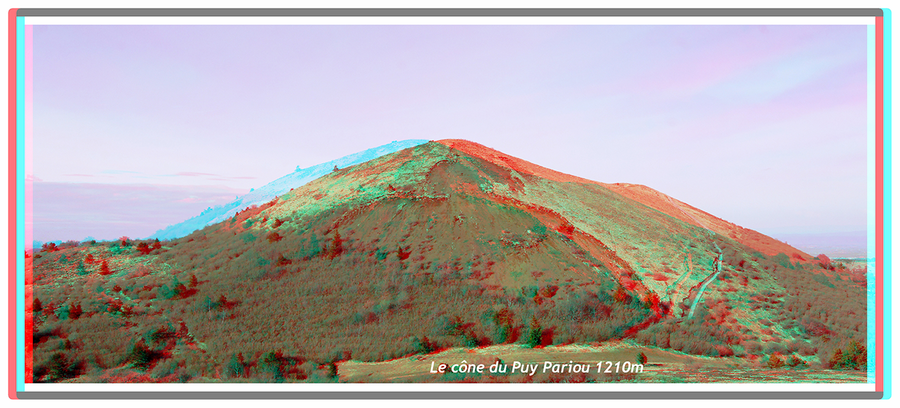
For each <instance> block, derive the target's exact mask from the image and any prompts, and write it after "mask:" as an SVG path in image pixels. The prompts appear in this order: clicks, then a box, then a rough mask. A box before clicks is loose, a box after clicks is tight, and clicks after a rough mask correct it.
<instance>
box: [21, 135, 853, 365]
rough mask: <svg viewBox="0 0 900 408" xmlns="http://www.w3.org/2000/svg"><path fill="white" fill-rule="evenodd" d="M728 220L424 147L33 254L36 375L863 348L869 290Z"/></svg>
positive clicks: (476, 148) (644, 191) (813, 354)
mask: <svg viewBox="0 0 900 408" xmlns="http://www.w3.org/2000/svg"><path fill="white" fill-rule="evenodd" d="M610 186H612V187H610ZM713 218H714V217H713V216H712V215H708V214H705V213H702V212H701V211H700V210H696V209H692V208H691V207H689V206H687V204H684V203H680V202H678V201H677V200H675V199H671V198H667V196H664V195H662V194H661V193H658V192H655V191H653V190H651V189H649V188H646V187H641V188H638V189H635V188H631V187H629V186H622V185H620V186H616V185H607V184H601V183H597V182H593V181H590V180H584V179H579V178H577V177H573V176H568V175H565V174H562V173H558V172H554V171H552V170H549V169H544V168H541V167H539V166H536V165H533V164H531V163H528V162H525V161H522V160H519V159H516V158H513V157H507V156H504V155H503V154H502V153H500V152H496V151H493V150H490V149H488V148H486V147H484V146H481V145H477V144H475V143H472V142H464V141H453V142H452V143H446V141H444V142H429V143H424V144H420V145H417V146H414V147H411V148H407V149H403V150H399V151H396V152H393V153H390V154H386V155H383V156H380V157H377V158H374V159H371V160H368V161H365V162H362V163H359V164H356V165H352V166H345V167H342V168H340V169H339V170H337V171H331V172H329V173H327V174H325V175H322V176H321V177H318V178H316V179H315V180H312V181H310V182H308V183H306V184H304V185H302V186H300V187H297V188H294V189H293V190H289V191H288V192H286V193H284V194H281V195H280V196H278V197H276V198H273V199H271V200H270V201H268V202H266V203H263V204H262V205H259V206H257V207H250V208H247V209H244V210H241V211H238V212H236V213H235V214H234V215H233V216H231V217H229V218H227V219H225V220H223V221H221V222H218V223H213V224H210V225H208V226H206V227H204V228H202V229H201V230H198V231H195V232H193V233H191V234H189V235H188V236H185V237H182V238H179V239H175V240H172V241H169V242H164V243H162V245H161V247H159V248H156V249H154V248H153V247H152V246H149V245H152V242H147V241H143V242H141V241H139V242H124V243H118V242H117V243H110V244H102V245H101V244H97V245H88V244H85V245H84V246H80V247H73V248H63V249H61V250H59V251H56V252H49V251H48V252H41V253H39V254H36V255H35V260H34V270H35V272H34V276H33V279H32V278H31V277H30V275H29V278H28V280H27V282H26V285H29V284H31V283H30V282H32V281H33V282H34V283H33V284H34V288H35V289H34V294H35V296H36V297H37V298H39V299H40V300H41V301H42V302H44V304H45V305H47V306H46V307H45V308H44V309H45V310H46V309H53V310H55V311H56V312H53V313H49V312H41V313H43V318H41V317H36V318H35V322H36V323H35V332H34V333H35V334H34V339H35V340H34V341H35V348H34V350H35V367H36V368H35V373H36V374H35V376H36V378H40V379H43V380H47V381H58V379H57V378H56V377H55V376H56V374H54V370H55V369H54V367H59V361H60V358H63V359H64V360H63V361H70V360H71V361H83V362H84V364H86V365H87V366H88V367H89V369H87V371H85V372H96V373H105V374H104V375H108V376H110V375H111V376H114V377H115V376H117V375H120V374H116V373H120V372H127V373H131V372H133V371H137V372H139V373H140V372H147V373H150V374H149V375H151V376H157V377H153V378H170V377H166V376H168V375H171V376H173V377H171V378H189V379H202V380H216V379H218V380H222V379H229V378H234V377H230V376H233V375H243V374H239V373H246V372H252V373H255V374H254V375H257V376H268V375H276V374H273V371H272V370H275V371H274V372H275V373H277V375H281V376H283V377H286V378H289V379H291V380H295V381H299V380H303V379H306V378H318V377H316V376H317V375H320V371H316V370H315V367H323V365H324V364H326V363H334V362H335V361H341V360H347V359H349V358H353V359H355V360H363V361H381V360H387V359H391V358H397V357H401V356H406V355H410V354H414V353H428V352H431V351H434V350H437V349H441V348H446V347H475V346H484V345H489V344H503V343H521V344H527V345H531V346H537V345H550V344H566V343H578V344H586V343H598V342H605V341H608V340H611V339H624V338H631V339H634V340H636V341H639V342H641V343H644V344H650V345H653V346H657V347H660V348H665V349H673V350H678V351H684V352H688V353H692V354H703V355H707V356H712V357H720V356H730V355H734V356H738V357H741V358H746V359H747V360H748V361H756V360H757V359H759V358H760V357H761V356H762V355H763V354H764V353H765V354H768V353H773V352H777V353H782V354H784V355H786V354H788V353H799V354H801V355H803V356H804V357H803V358H804V359H807V360H809V361H820V362H821V361H826V362H827V361H828V358H829V357H830V353H832V351H834V350H835V348H837V347H844V345H843V344H844V342H845V341H848V340H853V339H855V340H859V339H864V338H865V324H864V319H862V320H860V318H859V316H863V315H864V313H865V291H864V286H861V283H860V281H859V280H857V279H855V278H853V279H851V278H848V276H847V275H845V274H844V273H843V272H842V271H841V270H840V269H839V268H835V266H834V265H832V264H831V263H830V261H827V260H819V259H813V260H809V259H807V258H806V257H804V255H803V254H802V253H800V252H799V251H796V250H794V249H793V248H790V247H785V249H786V251H787V252H784V253H779V254H776V255H767V254H764V253H762V252H761V251H759V250H758V249H756V246H757V245H758V244H759V242H761V240H762V239H763V238H758V239H757V238H753V237H752V236H751V234H749V233H746V234H745V235H740V234H735V235H734V236H732V235H731V234H725V233H719V232H716V233H711V232H710V230H713V231H726V232H727V231H731V230H729V228H731V229H734V228H735V227H734V226H732V224H728V223H727V222H725V221H723V220H719V221H716V220H714V219H713ZM717 223H718V224H717ZM707 228H709V229H707ZM735 231H736V230H735ZM747 236H751V238H753V239H746V238H745V237H747ZM772 249H777V248H776V247H773V248H772ZM795 253H796V255H794V254H795ZM719 254H721V255H722V256H723V257H724V262H723V265H722V268H721V270H719V271H718V272H717V271H716V270H715V269H714V268H713V260H714V259H715V257H717V256H719ZM88 255H90V257H88ZM38 256H40V258H38ZM102 265H106V267H104V266H102ZM862 282H864V281H862ZM26 289H27V288H26ZM700 289H703V290H702V296H701V293H700V292H701V290H700ZM836 303H837V304H840V306H835V304H836ZM63 306H64V307H65V308H66V312H65V313H61V312H59V310H60V309H62V308H63ZM76 306H77V307H78V308H79V309H78V310H79V315H81V317H79V318H78V319H77V320H76V319H72V318H70V317H69V316H70V312H69V311H70V310H73V308H75V307H76ZM691 308H694V309H695V311H696V312H695V314H694V317H693V318H688V317H687V316H686V314H687V311H688V310H690V309H691ZM41 313H38V315H41ZM61 316H66V317H65V318H63V317H61ZM861 322H862V323H861ZM122 338H126V339H128V340H127V341H124V342H123V341H121V340H119V339H122ZM63 339H67V340H68V341H69V342H68V343H66V342H65V341H64V340H63ZM67 344H69V346H66V345H67ZM137 344H143V345H146V347H148V348H149V349H150V351H151V352H152V353H150V355H151V356H154V357H153V359H152V363H151V364H150V366H149V368H146V367H145V368H142V366H140V365H137V364H138V363H140V364H144V363H142V362H135V361H134V359H135V358H136V357H134V356H135V352H134V349H135V347H137V346H136V345H137ZM60 350H64V351H60ZM60 353H61V354H62V355H63V357H59V356H58V354H60ZM138 354H139V355H140V356H146V355H147V353H143V354H141V353H138ZM823 355H824V357H822V356H823ZM279 356H280V357H279ZM65 359H70V360H65ZM79 359H81V360H79ZM816 359H818V360H816ZM307 360H310V361H313V362H315V364H312V363H310V364H306V363H308V361H307ZM273 361H275V362H280V363H278V364H281V365H278V364H276V366H277V367H275V368H273V366H272V364H274V363H273ZM304 364H306V366H305V367H306V368H303V367H304ZM90 370H93V371H90ZM129 370H131V371H129ZM244 370H247V371H244ZM58 371H59V370H56V372H58ZM111 373H112V374H111ZM228 373H232V374H228ZM235 373H237V374H235ZM316 373H319V374H316ZM79 375H80V374H79ZM129 375H130V374H129ZM277 375H276V377H273V378H278V377H277ZM79 378H81V377H79ZM115 378H119V377H115ZM253 378H257V377H253ZM266 378H269V377H266ZM97 379H98V378H97V376H96V375H95V376H94V377H91V376H90V375H88V376H87V377H85V379H84V380H85V381H88V380H97ZM170 381H174V380H170Z"/></svg>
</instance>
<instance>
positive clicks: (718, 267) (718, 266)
mask: <svg viewBox="0 0 900 408" xmlns="http://www.w3.org/2000/svg"><path fill="white" fill-rule="evenodd" d="M666 199H668V200H669V203H670V204H672V205H673V206H674V207H675V208H677V209H679V210H680V211H681V212H682V213H683V214H684V215H686V216H688V217H689V218H690V219H692V220H694V222H696V223H697V225H699V226H701V227H703V228H704V229H705V230H706V231H707V232H708V233H709V235H710V237H713V236H715V235H716V233H715V232H713V231H712V230H711V229H709V228H708V227H707V226H706V225H705V224H703V223H702V222H700V220H698V219H697V218H695V217H694V216H693V215H691V214H690V213H688V212H687V211H685V210H684V208H682V207H681V206H680V205H678V203H676V202H675V200H672V198H671V197H669V196H666ZM712 243H713V245H715V247H716V253H717V254H718V255H717V257H716V259H715V260H714V261H713V273H711V274H709V276H707V277H706V278H704V279H703V281H702V282H701V284H700V289H699V290H698V291H697V296H695V297H694V301H693V302H691V308H690V310H689V311H688V316H687V318H688V319H692V318H693V317H694V311H695V310H696V309H697V305H698V304H699V303H700V301H701V300H703V292H704V291H706V287H707V286H709V284H710V283H713V281H715V280H716V278H717V277H719V273H721V272H722V262H723V256H722V248H719V244H718V243H716V241H712ZM685 275H686V274H685ZM685 275H682V277H681V278H683V277H684V276H685ZM681 278H679V279H678V280H679V282H680V281H681ZM679 285H680V284H679Z"/></svg>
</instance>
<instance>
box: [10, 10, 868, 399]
mask: <svg viewBox="0 0 900 408" xmlns="http://www.w3.org/2000/svg"><path fill="white" fill-rule="evenodd" d="M16 16H17V17H131V16H134V17H206V16H215V17H222V16H233V17H274V16H279V17H285V16H304V17H346V16H365V17H383V16H390V17H395V16H409V17H428V16H440V17H470V16H481V17H496V16H512V17H516V16H547V17H650V16H654V17H655V16H665V17H731V16H735V17H737V16H740V17H825V16H832V17H883V16H884V11H883V10H882V9H872V8H867V9H856V8H847V9H837V8H832V9H802V8H784V9H748V8H733V9H726V8H720V9H675V8H671V9H626V8H621V9H584V8H569V9H554V8H531V9H503V8H483V9H462V8H461V9H453V8H404V9H400V8H395V9H391V8H361V9H329V8H312V9H200V8H184V9H148V8H134V9H88V8H84V9H76V8H54V9H49V8H48V9H34V8H23V9H18V10H16ZM17 334H18V333H17ZM882 340H883V339H882ZM10 346H12V345H10ZM10 363H12V362H10ZM16 397H17V398H19V399H354V400H357V399H454V400H459V399H542V400H546V399H654V400H656V399H882V398H884V393H883V392H866V391H862V392H703V391H690V392H619V391H617V392H603V391H587V392H564V391H552V392H514V391H489V392H483V391H476V392H421V391H409V392H406V391H396V392H395V391H384V392H370V391H361V392H341V391H335V392H330V391H326V392H321V391H315V392H303V391H289V392H264V391H259V392H256V391H254V392H215V391H191V392H41V391H29V392H22V391H17V392H16Z"/></svg>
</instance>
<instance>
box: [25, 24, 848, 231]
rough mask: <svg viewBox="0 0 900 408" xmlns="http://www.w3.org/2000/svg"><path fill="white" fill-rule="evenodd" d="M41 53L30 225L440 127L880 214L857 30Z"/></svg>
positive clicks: (770, 226) (575, 33)
mask: <svg viewBox="0 0 900 408" xmlns="http://www.w3.org/2000/svg"><path fill="white" fill-rule="evenodd" d="M33 55H34V167H33V168H34V177H36V179H37V180H40V181H38V182H36V183H35V196H34V203H35V204H34V205H35V227H34V232H35V235H34V236H35V239H36V240H41V241H47V240H55V239H63V240H66V239H83V238H84V237H86V236H94V237H96V238H101V239H109V238H116V237H118V236H122V235H128V236H133V237H142V236H148V235H150V234H152V233H153V232H155V231H156V230H157V229H160V228H163V227H165V226H167V225H170V224H174V223H177V222H180V221H182V220H184V219H186V218H188V217H190V216H191V215H196V214H198V213H199V212H200V211H202V210H203V209H205V208H206V207H208V206H211V205H216V204H221V203H224V202H226V201H229V200H230V199H233V198H234V196H235V195H236V194H238V193H241V192H246V191H248V190H249V189H250V188H253V187H259V186H261V185H264V184H266V183H268V182H269V181H272V180H274V179H276V178H278V177H280V176H283V175H285V174H287V173H289V172H291V171H293V170H294V168H295V167H296V166H298V165H299V166H301V167H308V166H311V165H314V164H317V163H321V162H325V161H329V160H332V159H335V158H338V157H341V156H344V155H347V154H350V153H354V152H357V151H360V150H364V149H367V148H370V147H375V146H379V145H383V144H386V143H389V142H391V141H393V140H403V139H431V140H437V139H445V138H461V139H468V140H472V141H475V142H478V143H481V144H484V145H487V146H489V147H492V148H495V149H497V150H500V151H503V152H505V153H508V154H510V155H513V156H516V157H519V158H522V159H525V160H529V161H531V162H534V163H537V164H540V165H542V166H545V167H549V168H552V169H555V170H559V171H562V172H565V173H569V174H573V175H577V176H580V177H585V178H588V179H592V180H597V181H601V182H610V183H614V182H628V183H639V184H644V185H647V186H649V187H652V188H654V189H657V190H659V191H661V192H663V193H666V194H669V195H671V196H673V197H675V198H678V199H680V200H682V201H685V202H687V203H689V204H691V205H694V206H696V207H698V208H701V209H703V210H705V211H708V212H710V213H712V214H714V215H716V216H719V217H722V218H724V219H726V220H729V221H732V222H735V223H737V224H738V225H741V226H744V227H747V228H752V229H756V230H759V231H761V232H763V233H767V234H771V235H773V236H776V237H777V234H778V233H793V234H797V233H800V234H803V233H819V232H823V233H835V232H849V231H862V230H865V227H866V226H865V221H866V214H865V191H866V169H865V163H866V151H865V140H866V118H865V115H866V100H865V97H866V30H865V27H864V26H820V27H815V26H705V27H699V26H606V27H601V26H493V27H492V26H406V27H396V26H394V27H391V26H307V27H291V26H36V27H35V28H34V54H33ZM62 183H79V184H78V185H64V184H62ZM81 183H88V184H81ZM150 185H153V187H152V190H150V188H151V186H150ZM142 186H143V187H142ZM195 186H204V187H203V188H196V187H195ZM79 189H81V190H79ZM113 190H114V191H116V194H118V195H117V196H116V197H118V198H117V199H116V201H115V203H117V205H112V203H113V201H108V202H104V201H106V200H105V197H107V196H105V195H104V193H103V192H107V191H113ZM78 191H83V192H84V193H83V194H79V193H78ZM150 191H152V193H149V192H150ZM192 191H193V193H189V192H192ZM188 196H193V197H194V198H193V199H190V198H189V197H188ZM185 200H187V201H185ZM191 200H193V202H190V201H191ZM62 202H65V203H66V205H61V203H62ZM118 204H121V205H118ZM117 208H121V209H122V210H121V211H122V212H121V214H120V215H114V214H116V211H117ZM124 219H128V220H130V221H129V222H124V221H122V220H124ZM41 220H45V221H41ZM54 220H55V221H54ZM60 220H67V221H65V222H61V221H60ZM101 224H104V225H101ZM101 230H102V231H103V232H102V233H93V232H91V231H101ZM114 231H120V232H114Z"/></svg>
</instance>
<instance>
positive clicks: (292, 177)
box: [150, 140, 428, 239]
mask: <svg viewBox="0 0 900 408" xmlns="http://www.w3.org/2000/svg"><path fill="white" fill-rule="evenodd" d="M426 142H428V141H427V140H401V141H393V142H391V143H388V144H386V145H383V146H378V147H373V148H371V149H367V150H363V151H361V152H358V153H354V154H351V155H349V156H344V157H341V158H340V159H337V160H332V161H329V162H326V163H321V164H317V165H315V166H312V167H307V168H304V169H301V168H300V167H299V166H298V167H297V170H295V171H294V172H293V173H290V174H288V175H286V176H284V177H281V178H279V179H277V180H275V181H273V182H271V183H269V184H266V185H264V186H262V187H260V188H257V189H253V190H252V191H250V193H248V194H245V195H243V196H241V197H237V198H235V200H234V201H232V202H230V203H227V204H223V205H220V206H216V207H211V208H208V209H207V210H206V211H203V212H202V213H200V214H199V215H197V216H195V217H191V218H189V219H187V220H185V221H182V222H180V223H178V224H175V225H170V226H168V227H166V228H163V229H161V230H159V231H157V232H156V233H154V234H153V235H151V236H150V238H151V239H173V238H181V237H183V236H185V235H188V234H190V233H192V232H194V231H196V230H199V229H201V228H203V227H205V226H207V225H211V224H215V223H217V222H221V221H223V220H226V219H228V218H229V217H231V216H233V215H234V214H235V213H236V212H238V211H240V210H243V209H245V208H247V207H250V206H254V205H257V206H258V205H262V204H265V203H266V202H268V201H269V200H271V199H273V198H275V197H277V196H280V195H282V194H284V193H286V192H288V191H290V190H291V189H292V188H296V187H300V186H302V185H304V184H306V183H308V182H310V181H312V180H315V179H317V178H319V177H321V176H323V175H325V174H328V173H329V172H331V170H332V169H333V168H334V167H335V166H337V167H346V166H352V165H354V164H359V163H362V162H365V161H369V160H372V159H374V158H376V157H379V156H382V155H385V154H388V153H393V152H396V151H398V150H402V149H406V148H408V147H412V146H416V145H420V144H422V143H426Z"/></svg>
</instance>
